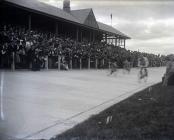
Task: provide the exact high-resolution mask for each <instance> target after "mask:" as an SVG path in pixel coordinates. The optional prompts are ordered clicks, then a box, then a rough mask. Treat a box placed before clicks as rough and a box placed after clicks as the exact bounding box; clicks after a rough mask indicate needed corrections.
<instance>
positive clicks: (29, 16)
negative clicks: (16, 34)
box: [28, 14, 31, 31]
mask: <svg viewBox="0 0 174 140" xmlns="http://www.w3.org/2000/svg"><path fill="white" fill-rule="evenodd" d="M28 30H29V31H31V14H29V15H28Z"/></svg>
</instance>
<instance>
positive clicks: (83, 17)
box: [2, 0, 130, 39]
mask: <svg viewBox="0 0 174 140" xmlns="http://www.w3.org/2000/svg"><path fill="white" fill-rule="evenodd" d="M2 1H5V2H7V3H9V4H13V5H15V6H17V7H21V8H24V9H27V10H30V11H31V10H32V11H35V12H40V13H42V14H46V15H48V16H52V17H54V18H59V19H62V20H66V21H68V22H72V23H76V24H80V25H83V26H87V27H90V28H93V29H96V30H101V31H103V32H107V33H110V34H113V35H118V36H121V37H123V38H126V39H130V37H128V36H127V35H125V34H123V33H122V32H120V31H118V30H117V29H115V28H113V27H111V26H109V25H106V24H104V23H101V22H97V21H96V19H95V16H94V14H93V10H92V9H81V10H71V12H70V13H68V12H65V11H63V10H62V9H59V8H57V7H54V6H51V5H48V4H45V3H42V2H40V1H38V0H2ZM91 18H92V20H93V21H92V22H89V20H90V19H91Z"/></svg>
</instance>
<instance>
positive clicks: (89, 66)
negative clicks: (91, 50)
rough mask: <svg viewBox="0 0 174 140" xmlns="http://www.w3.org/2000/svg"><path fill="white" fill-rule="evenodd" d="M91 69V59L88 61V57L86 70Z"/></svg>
mask: <svg viewBox="0 0 174 140" xmlns="http://www.w3.org/2000/svg"><path fill="white" fill-rule="evenodd" d="M90 68H91V59H90V57H89V58H88V69H90Z"/></svg>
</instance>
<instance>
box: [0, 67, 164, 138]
mask: <svg viewBox="0 0 174 140" xmlns="http://www.w3.org/2000/svg"><path fill="white" fill-rule="evenodd" d="M164 71H165V68H150V69H149V78H148V80H147V82H143V81H142V82H141V83H139V82H138V79H137V73H138V69H133V70H132V71H131V73H130V74H123V70H119V71H118V72H117V73H116V74H115V75H111V76H107V74H108V72H109V71H107V70H82V71H78V70H74V71H61V72H58V71H56V70H54V71H40V72H31V71H16V72H2V71H1V76H2V74H3V88H2V82H1V103H2V102H3V108H2V107H1V111H3V117H4V118H3V119H4V120H3V119H2V118H1V120H0V135H1V134H2V135H4V136H8V137H12V138H21V139H41V138H44V139H49V138H51V137H53V136H55V135H56V134H60V133H61V132H63V131H65V130H67V129H69V128H71V127H73V126H74V125H76V124H78V123H80V122H82V121H84V120H85V119H87V118H88V117H90V116H91V115H92V114H96V113H98V112H100V111H102V110H104V109H106V108H108V107H109V106H111V105H113V104H115V103H117V102H119V101H121V100H123V99H125V98H127V97H129V96H131V95H132V94H134V93H136V92H138V91H140V90H142V89H144V88H146V87H149V86H151V85H153V84H155V83H158V82H160V81H161V78H162V75H163V74H164Z"/></svg>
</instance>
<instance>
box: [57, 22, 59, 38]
mask: <svg viewBox="0 0 174 140" xmlns="http://www.w3.org/2000/svg"><path fill="white" fill-rule="evenodd" d="M58 34H59V27H58V23H57V22H56V36H57V35H58Z"/></svg>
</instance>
